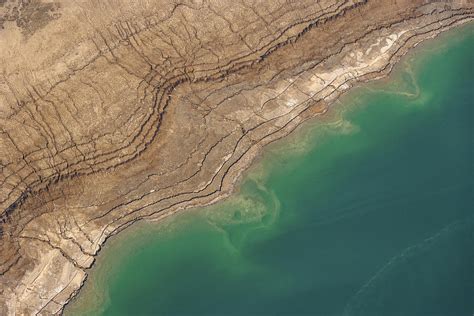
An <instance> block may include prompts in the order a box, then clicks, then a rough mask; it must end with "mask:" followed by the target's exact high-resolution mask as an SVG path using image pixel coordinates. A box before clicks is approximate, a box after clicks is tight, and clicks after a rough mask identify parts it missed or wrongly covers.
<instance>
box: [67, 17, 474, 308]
mask: <svg viewBox="0 0 474 316" xmlns="http://www.w3.org/2000/svg"><path fill="white" fill-rule="evenodd" d="M472 20H473V18H470V19H469V20H468V21H463V22H460V23H458V24H455V25H452V26H450V27H449V28H447V29H444V30H442V31H438V32H436V33H435V34H433V35H431V36H428V37H426V38H422V39H421V40H419V41H417V42H416V43H415V44H414V45H413V46H410V47H409V48H406V49H404V50H403V51H402V53H401V54H400V55H397V56H396V58H395V59H394V60H391V61H390V63H389V64H387V67H386V68H384V69H383V70H382V71H381V72H380V73H379V74H378V76H376V77H373V78H370V79H368V80H365V81H358V80H357V78H356V79H354V81H353V82H350V83H349V85H350V87H348V88H347V89H344V90H342V91H338V90H335V91H334V92H335V93H336V96H332V95H331V98H330V101H329V102H328V107H327V108H325V109H324V110H323V111H322V112H320V113H316V114H311V115H304V116H302V117H299V116H298V117H296V118H295V120H297V122H296V123H294V124H290V125H289V126H288V129H285V130H283V132H282V133H281V136H280V135H279V136H276V137H274V138H271V139H270V140H269V141H268V142H266V143H263V144H256V145H255V146H256V147H253V148H252V149H251V152H250V151H249V152H250V153H249V154H248V156H247V157H245V159H243V160H242V164H241V165H238V166H237V167H235V171H234V172H235V173H234V174H230V175H229V176H228V177H227V179H229V178H230V179H233V180H232V181H230V182H227V183H226V186H223V190H222V192H221V194H220V195H218V196H217V197H215V198H213V199H212V200H210V201H204V202H202V203H196V204H193V205H183V206H181V207H179V208H177V209H173V210H171V211H168V212H165V213H163V214H161V213H160V214H154V215H153V214H152V215H150V216H149V217H144V218H141V219H138V220H134V221H131V222H129V224H128V225H126V226H124V227H121V228H120V230H117V231H114V232H112V233H111V234H110V235H109V236H107V237H106V238H105V239H104V241H103V242H102V245H104V244H105V242H106V241H107V240H108V239H109V238H114V237H116V235H117V234H118V233H125V234H127V229H128V228H129V227H131V226H132V224H135V223H142V222H143V223H152V224H157V223H161V222H162V221H164V220H167V219H171V217H172V216H173V215H179V214H183V213H184V212H197V211H198V210H199V209H202V208H204V207H208V206H211V205H215V204H217V203H221V202H224V201H225V200H227V199H228V198H229V197H231V196H233V195H234V194H238V192H239V190H240V185H241V183H242V180H243V179H244V178H245V177H246V175H247V174H248V173H250V172H252V168H253V166H256V165H258V164H259V162H260V161H261V160H262V159H263V156H264V155H265V151H266V150H268V147H269V146H272V145H273V144H274V143H276V142H278V141H279V142H278V143H280V144H278V145H277V146H284V144H281V142H283V141H284V140H285V139H286V138H288V137H298V136H297V135H295V134H296V133H298V132H300V131H301V130H302V129H305V128H306V127H307V126H305V125H307V124H311V123H314V120H315V119H316V117H318V118H321V119H323V120H324V119H325V118H326V117H327V116H328V115H329V116H330V115H332V114H333V113H334V111H335V108H337V107H338V104H336V103H338V102H344V100H342V101H341V100H340V99H341V98H344V97H346V96H347V95H348V94H350V93H354V90H355V89H361V88H363V86H364V85H365V84H367V83H371V82H375V81H377V82H380V83H381V84H386V83H387V82H388V81H390V80H391V77H392V75H393V73H394V71H395V72H396V71H397V67H401V65H400V62H401V61H402V60H403V59H405V58H409V57H412V56H416V55H417V54H419V53H418V52H417V49H419V48H423V47H421V46H424V45H436V42H435V41H436V40H449V39H450V37H451V36H453V35H452V34H449V33H450V32H466V31H465V30H464V29H463V28H469V27H472ZM442 36H445V37H446V39H441V38H440V37H442ZM462 36H464V35H462ZM419 45H420V47H418V46H419ZM438 45H439V44H438ZM392 57H393V56H392ZM310 109H311V107H308V108H307V109H305V110H304V111H303V113H302V114H305V113H304V112H305V111H306V110H310ZM292 122H293V121H292ZM290 123H291V122H290ZM134 228H135V229H140V228H139V227H135V226H134ZM130 233H132V232H130ZM121 237H122V238H124V237H123V236H122V235H121ZM105 247H106V246H105ZM101 249H102V247H101ZM100 253H101V251H100V250H99V251H98V254H97V255H96V256H95V257H94V263H95V260H96V258H97V256H98V255H100ZM94 263H93V264H92V265H91V267H90V268H88V269H87V271H90V270H91V269H94V267H95V266H96V265H95V264H94ZM86 280H87V276H86V277H85V278H84V279H83V282H82V284H81V287H80V288H78V289H77V291H76V292H75V294H74V295H72V296H71V297H70V299H69V300H68V301H67V302H66V304H64V306H63V309H62V310H61V312H63V311H64V309H65V308H67V306H69V305H70V304H72V303H74V301H75V299H77V297H78V296H79V295H80V290H81V288H82V287H83V286H84V284H85V282H86Z"/></svg>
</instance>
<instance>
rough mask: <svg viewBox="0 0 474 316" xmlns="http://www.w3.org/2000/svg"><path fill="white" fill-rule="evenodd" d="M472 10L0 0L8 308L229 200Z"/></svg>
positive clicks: (41, 308) (453, 4) (50, 298)
mask: <svg viewBox="0 0 474 316" xmlns="http://www.w3.org/2000/svg"><path fill="white" fill-rule="evenodd" d="M473 17H474V1H473V0H468V1H461V0H458V1H417V0H406V1H403V0H386V1H385V0H369V1H363V0H353V1H339V0H327V1H326V0H321V1H315V0H312V1H307V0H300V1H282V0H278V1H273V0H272V1H270V0H269V1H256V0H214V1H201V0H189V1H181V0H139V1H138V0H137V1H131V0H101V1H96V0H77V1H67V0H64V1H49V0H0V314H1V315H31V314H42V315H50V314H60V313H61V312H62V309H63V307H64V305H65V304H66V303H67V302H68V301H69V300H70V299H71V298H72V297H73V296H74V295H76V294H77V292H78V290H79V289H80V287H81V285H82V283H83V282H84V280H85V278H86V276H87V273H88V268H90V267H91V265H92V264H93V262H94V257H95V255H96V254H97V253H98V251H99V250H100V248H101V245H102V244H103V243H104V242H105V241H106V239H107V238H108V237H110V236H111V235H113V234H116V233H117V232H119V231H121V230H123V229H124V228H126V227H127V226H129V225H131V224H132V223H134V222H136V221H138V220H143V219H159V218H162V217H164V216H168V215H170V214H172V213H174V212H176V211H177V210H180V209H184V208H188V207H192V206H197V205H204V204H208V203H212V202H214V201H216V200H218V199H220V198H222V197H224V196H226V195H227V194H229V192H231V190H232V188H233V184H234V183H235V181H236V179H238V176H239V174H240V173H241V172H242V170H244V169H245V167H246V166H248V165H249V163H250V162H251V161H252V159H253V158H254V157H255V156H256V155H257V154H258V153H259V151H260V150H261V148H262V147H263V146H264V145H266V144H268V143H270V142H272V141H275V140H276V139H279V138H281V137H283V136H285V135H287V134H288V133H289V132H291V131H292V130H294V129H295V128H296V127H297V126H298V125H300V124H301V123H302V122H304V121H305V120H307V119H309V118H311V117H314V116H316V115H320V114H323V113H325V112H326V111H327V110H328V107H329V106H330V105H331V103H332V102H333V101H334V100H335V99H336V98H337V97H338V96H339V95H340V94H341V93H343V92H344V91H346V90H348V89H349V88H350V87H352V86H353V85H354V84H356V83H358V82H364V81H368V80H373V79H376V78H380V77H383V76H385V75H387V74H388V73H389V72H390V70H391V69H392V66H393V65H394V64H395V63H396V62H397V61H398V60H399V59H400V57H401V56H402V55H403V54H405V53H406V52H407V51H408V50H409V49H410V48H412V47H413V46H415V45H416V44H418V43H420V42H421V41H423V40H425V39H427V38H432V37H434V36H436V35H437V34H439V33H440V32H442V31H445V30H447V29H449V28H452V27H454V26H457V25H460V24H463V23H466V22H468V21H471V20H472V19H473Z"/></svg>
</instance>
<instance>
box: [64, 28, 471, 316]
mask: <svg viewBox="0 0 474 316" xmlns="http://www.w3.org/2000/svg"><path fill="white" fill-rule="evenodd" d="M473 70H474V27H473V25H472V24H471V25H470V26H467V27H463V28H462V29H460V30H455V31H451V32H450V34H447V35H443V36H442V37H441V38H438V39H436V40H434V41H432V42H430V43H428V44H425V45H422V47H418V48H417V49H416V50H415V54H411V55H410V56H407V57H406V58H405V59H404V60H403V61H402V62H401V64H400V65H399V66H398V68H397V70H396V71H395V73H394V74H393V75H392V76H391V78H390V79H388V80H386V81H383V82H378V83H372V84H368V85H364V86H363V87H360V88H357V89H355V90H354V91H353V92H351V93H349V94H348V95H346V96H345V97H344V98H343V99H342V101H341V102H340V104H336V106H335V107H334V109H333V110H332V113H331V114H330V115H329V116H328V117H326V118H324V119H316V120H314V121H313V122H311V123H310V124H308V125H307V126H305V127H304V128H302V129H301V130H300V131H298V132H297V133H296V134H295V135H292V136H289V138H287V139H285V140H284V141H282V142H279V143H278V144H274V145H272V146H270V148H268V149H267V150H266V152H265V155H264V156H263V158H262V159H261V160H260V161H259V162H258V163H257V164H256V165H255V166H254V167H253V168H252V169H251V170H250V171H249V172H248V173H247V174H246V176H245V177H244V179H243V181H242V184H241V185H240V189H239V192H238V193H236V194H235V195H234V196H233V197H231V198H230V199H228V200H226V201H224V202H222V203H218V204H217V205H215V206H211V207H207V208H203V209H199V210H192V211H190V212H184V213H183V214H181V215H178V216H174V217H173V218H171V219H168V220H165V221H164V222H162V223H159V224H149V223H148V224H139V225H137V226H136V227H134V228H132V229H131V230H130V231H128V232H124V233H123V234H121V235H119V236H117V237H116V238H114V239H112V240H110V241H109V242H108V244H107V245H106V247H105V249H104V250H103V252H102V253H101V254H100V256H99V258H98V260H97V263H96V266H95V267H94V268H93V269H92V271H91V275H90V277H89V280H88V281H87V282H86V285H85V287H84V288H83V289H82V292H81V294H80V295H79V297H78V298H77V299H76V300H75V301H73V302H72V304H70V306H68V308H67V309H66V312H65V314H66V315H126V314H128V315H151V314H154V315H382V316H383V315H387V316H388V315H409V316H411V315H430V316H434V315H450V316H454V315H466V316H471V315H473V313H474V201H473V199H474V194H473V193H474V192H473V188H474V180H473V176H474V173H473V171H474V163H473V162H474V159H473V158H474V156H473V149H474V143H473V136H474V133H473V128H474V127H473V126H474V125H473V124H474V120H473V119H474V110H473V107H474V83H473V79H472V76H473V75H474V71H473Z"/></svg>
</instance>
